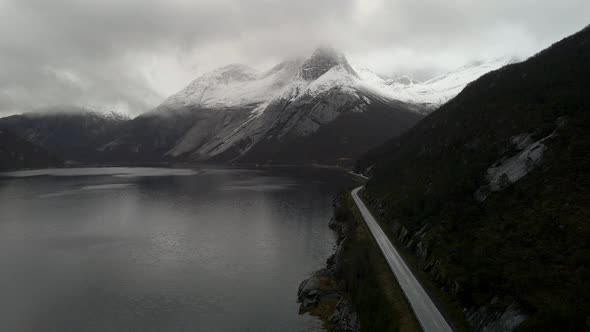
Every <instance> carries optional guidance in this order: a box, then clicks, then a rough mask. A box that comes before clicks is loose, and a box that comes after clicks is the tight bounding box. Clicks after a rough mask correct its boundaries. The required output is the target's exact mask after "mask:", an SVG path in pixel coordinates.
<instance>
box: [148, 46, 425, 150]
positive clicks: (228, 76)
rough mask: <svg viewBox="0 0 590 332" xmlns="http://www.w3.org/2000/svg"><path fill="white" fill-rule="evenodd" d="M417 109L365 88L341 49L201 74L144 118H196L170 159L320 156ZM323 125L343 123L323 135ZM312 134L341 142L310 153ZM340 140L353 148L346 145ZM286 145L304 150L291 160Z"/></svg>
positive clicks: (399, 124) (402, 122) (395, 127)
mask: <svg viewBox="0 0 590 332" xmlns="http://www.w3.org/2000/svg"><path fill="white" fill-rule="evenodd" d="M384 110H387V111H385V112H384ZM422 112H423V108H422V107H420V106H416V105H412V104H408V103H404V102H400V101H397V100H394V99H391V98H388V97H387V96H386V95H385V94H382V93H380V92H379V91H375V90H372V89H368V88H367V87H366V85H365V84H363V81H362V79H361V78H360V77H359V75H358V74H357V73H356V71H355V70H354V69H353V68H352V67H351V66H350V64H349V63H348V61H347V59H346V57H345V56H344V55H343V54H342V53H340V52H338V51H336V50H334V49H332V48H320V49H318V50H316V51H315V52H314V53H313V54H312V55H311V56H310V57H309V58H308V59H306V60H301V59H295V60H290V61H287V62H283V63H281V64H279V65H277V66H275V67H274V68H272V69H270V70H269V71H266V72H256V71H255V70H254V69H252V68H249V67H247V66H243V65H231V66H227V67H223V68H221V69H218V70H216V71H213V72H211V73H209V74H205V75H203V76H201V77H199V78H197V79H196V80H195V81H193V82H192V83H190V84H189V85H188V86H187V87H186V88H184V89H183V90H181V91H180V92H178V93H177V94H175V95H173V96H171V97H170V98H168V99H167V100H166V101H165V102H164V103H162V105H160V106H159V107H158V108H157V109H156V110H155V111H154V112H151V113H150V116H154V115H158V114H159V115H162V116H165V115H166V114H171V113H172V114H178V113H181V114H187V113H188V114H191V116H196V117H198V120H197V121H195V123H194V125H193V126H192V127H191V128H190V129H189V130H188V131H187V132H186V133H185V134H184V135H182V137H180V138H179V140H178V142H176V144H174V146H172V147H171V149H170V150H169V151H167V155H169V156H172V157H183V156H184V157H187V158H189V159H196V160H212V159H214V160H233V161H243V160H249V161H252V162H255V161H256V162H258V161H260V162H273V161H277V160H281V162H287V161H288V162H296V161H297V160H305V161H309V162H324V161H327V160H328V159H331V160H334V159H347V158H353V157H355V156H356V155H357V153H360V152H362V151H361V149H367V148H370V147H371V146H372V145H375V144H378V143H379V141H381V140H384V139H387V138H390V137H392V136H395V135H396V134H399V133H401V132H402V131H403V130H405V129H407V128H409V127H410V126H411V125H413V124H414V123H415V122H416V121H418V120H419V119H420V117H421V115H420V114H421V113H422ZM387 113H388V114H387ZM353 118H355V120H354V121H356V124H357V125H356V126H355V124H354V123H352V121H353V120H352V119H353ZM328 125H331V126H332V127H334V126H343V128H341V129H338V133H336V132H335V131H333V132H331V133H329V134H328V132H326V130H331V129H327V128H330V127H329V126H328ZM345 128H346V129H345ZM316 135H319V136H322V135H329V136H330V137H329V138H327V137H326V138H324V140H325V141H324V142H322V143H324V144H326V146H327V147H328V148H329V145H330V144H334V145H339V146H342V148H340V149H336V150H334V149H329V150H327V151H324V152H322V153H321V154H323V156H321V154H320V153H319V152H318V153H315V152H313V151H312V150H314V147H313V144H312V142H315V141H316V140H315V139H313V138H312V137H313V136H316ZM347 137H349V138H347ZM339 141H340V142H339ZM342 141H346V142H345V143H343V142H342ZM320 144H321V143H320ZM308 145H309V146H308ZM347 145H348V146H351V147H352V146H358V147H359V148H352V149H348V151H347V149H346V146H347ZM304 146H306V147H305V148H304ZM289 148H290V149H299V150H306V151H305V152H301V151H300V152H297V153H293V154H292V156H293V158H291V157H290V156H288V155H287V154H289V152H286V151H287V150H286V149H289ZM302 153H304V154H305V156H301V154H302ZM253 155H255V156H256V157H253Z"/></svg>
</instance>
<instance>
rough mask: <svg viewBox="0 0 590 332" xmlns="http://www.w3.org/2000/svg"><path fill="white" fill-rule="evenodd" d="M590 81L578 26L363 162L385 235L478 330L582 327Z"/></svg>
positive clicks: (589, 200) (588, 52)
mask: <svg viewBox="0 0 590 332" xmlns="http://www.w3.org/2000/svg"><path fill="white" fill-rule="evenodd" d="M589 77H590V28H586V29H584V30H582V31H581V32H579V33H577V34H575V35H573V36H571V37H568V38H566V39H564V40H562V41H560V42H558V43H556V44H555V45H553V46H552V47H550V48H549V49H547V50H545V51H543V52H541V53H539V54H537V55H536V56H534V57H532V58H531V59H529V60H527V61H525V62H523V63H519V64H513V65H509V66H507V67H504V68H502V69H500V70H498V71H495V72H492V73H489V74H487V75H485V76H483V77H482V78H480V79H479V80H477V81H476V82H474V83H472V84H470V85H469V86H468V87H467V88H466V89H465V90H464V91H463V92H462V93H461V94H460V95H459V96H457V97H456V98H455V99H453V100H452V101H450V102H449V103H447V104H446V105H444V106H443V107H441V108H440V109H439V110H438V111H436V112H434V113H433V114H431V115H430V116H428V117H427V118H426V119H425V120H423V121H422V122H420V123H419V124H418V125H417V126H416V127H414V128H413V129H412V130H410V131H409V132H408V133H406V134H405V135H403V136H401V137H400V138H398V139H395V140H393V141H391V142H389V143H388V144H386V145H385V146H382V147H380V148H379V149H377V150H375V151H373V152H372V153H370V154H369V155H367V156H365V157H364V158H363V159H362V160H360V161H359V164H358V167H359V169H362V170H367V169H370V171H371V173H372V175H373V176H372V179H371V180H370V181H369V183H368V184H367V186H366V191H365V194H364V195H365V198H366V199H367V201H369V202H370V203H371V204H372V206H373V207H374V209H375V210H376V211H377V212H378V214H380V215H381V219H382V221H383V222H384V223H385V224H387V225H390V226H391V227H387V230H388V231H389V232H390V235H392V236H393V237H394V238H396V239H397V240H398V241H399V243H400V244H401V245H403V246H404V247H406V248H407V249H408V252H412V253H414V254H415V255H416V256H418V257H419V259H420V261H421V262H422V267H423V268H424V271H426V272H427V274H428V275H429V277H430V278H431V279H432V280H433V281H434V282H435V283H436V284H437V285H438V286H439V287H440V288H442V289H444V290H445V291H446V294H447V295H448V296H449V297H451V298H452V299H454V300H457V301H458V302H459V303H460V305H461V306H462V307H465V308H467V311H466V316H467V319H468V320H469V321H470V323H471V324H472V325H473V326H474V327H475V328H476V329H482V328H483V327H485V326H492V327H498V326H501V327H511V328H516V327H519V328H520V329H522V330H531V331H539V330H553V331H557V330H561V331H566V330H567V331H569V330H572V331H573V330H577V331H578V330H584V329H585V328H586V329H587V328H588V326H587V324H588V321H589V317H590V282H588V280H590V176H589V175H590V174H589V173H590V99H589V98H590V84H588V78H589ZM371 166H373V167H371ZM406 232H407V233H406ZM503 314H504V315H505V316H502V315H503ZM510 319H513V320H512V321H510ZM489 324H500V325H497V326H496V325H489ZM511 324H512V325H511Z"/></svg>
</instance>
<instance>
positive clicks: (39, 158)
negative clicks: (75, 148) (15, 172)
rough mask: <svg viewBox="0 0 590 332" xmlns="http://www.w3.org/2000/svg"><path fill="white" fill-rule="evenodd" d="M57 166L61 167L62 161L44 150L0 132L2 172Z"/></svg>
mask: <svg viewBox="0 0 590 332" xmlns="http://www.w3.org/2000/svg"><path fill="white" fill-rule="evenodd" d="M57 165H61V161H60V160H59V159H58V158H56V157H55V156H52V155H51V154H49V153H48V152H47V151H45V150H44V149H42V148H40V147H38V146H36V145H33V144H31V143H29V142H27V141H25V140H24V139H22V138H20V137H18V136H16V135H14V134H12V133H10V132H8V131H6V130H0V170H6V169H19V168H38V167H48V166H57Z"/></svg>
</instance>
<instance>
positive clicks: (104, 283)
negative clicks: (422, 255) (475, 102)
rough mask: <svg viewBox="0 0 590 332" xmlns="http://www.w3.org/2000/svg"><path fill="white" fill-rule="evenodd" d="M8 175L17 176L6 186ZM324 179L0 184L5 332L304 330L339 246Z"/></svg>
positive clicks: (52, 173) (32, 174)
mask: <svg viewBox="0 0 590 332" xmlns="http://www.w3.org/2000/svg"><path fill="white" fill-rule="evenodd" d="M7 175H8V176H7ZM349 184H350V183H349V180H348V179H347V177H346V175H345V174H343V173H338V172H334V171H328V170H285V171H277V170H273V171H268V170H266V171H261V170H239V169H165V168H164V169H158V168H120V167H118V168H85V169H82V168H80V169H60V170H42V171H24V172H13V173H4V174H3V176H2V177H0V266H2V273H0V293H1V294H2V296H0V330H1V331H302V330H309V329H315V328H317V326H319V323H318V322H317V320H315V319H313V318H311V317H309V316H300V315H298V313H297V311H298V304H297V303H296V293H297V287H298V285H299V283H300V282H301V281H302V280H303V279H304V278H305V277H306V276H307V275H309V274H310V273H311V272H313V271H314V270H317V269H318V268H320V267H321V266H322V265H323V264H324V262H325V259H326V258H327V257H328V256H329V255H330V254H331V252H332V250H333V245H334V243H335V239H334V235H333V233H332V232H331V231H330V230H329V228H328V221H329V219H330V217H331V213H332V210H331V199H332V195H333V194H334V193H336V192H337V191H338V190H339V189H341V188H343V187H345V186H347V185H349Z"/></svg>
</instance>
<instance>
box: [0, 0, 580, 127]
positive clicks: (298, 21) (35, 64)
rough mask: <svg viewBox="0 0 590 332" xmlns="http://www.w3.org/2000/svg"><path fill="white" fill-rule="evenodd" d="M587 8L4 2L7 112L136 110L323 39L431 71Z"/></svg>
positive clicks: (398, 69)
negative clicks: (219, 72) (196, 82)
mask: <svg viewBox="0 0 590 332" xmlns="http://www.w3.org/2000/svg"><path fill="white" fill-rule="evenodd" d="M588 17H590V3H589V2H588V1H587V0H567V1H560V2H557V1H553V0H537V1H533V0H522V1H508V0H495V1H492V0H486V1H474V0H454V1H439V0H422V1H412V0H366V1H364V0H299V1H295V0H293V1H284V0H282V1H281V0H248V1H245V0H201V1H190V0H102V1H99V0H96V1H90V0H52V1H47V0H0V115H6V114H9V113H15V112H23V111H29V110H31V109H35V108H39V107H46V106H52V105H60V104H77V105H93V106H97V107H106V108H117V109H119V110H122V111H126V112H129V113H131V114H137V113H140V112H143V111H147V110H149V109H150V108H152V107H154V106H155V105H157V104H158V103H159V102H160V101H162V99H163V98H165V96H166V95H167V94H169V93H171V92H173V91H175V90H176V89H178V88H180V87H182V86H183V85H184V84H186V83H187V82H188V81H189V80H190V79H192V78H194V77H195V76H196V75H197V74H199V73H202V72H204V71H207V70H211V69H214V68H215V67H217V66H221V65H224V64H226V63H230V62H243V63H247V64H251V65H254V66H262V65H270V64H272V63H273V62H275V61H280V60H281V59H283V58H286V57H290V56H294V55H304V54H306V53H308V52H310V51H311V50H312V48H313V47H315V46H316V45H318V44H320V43H331V44H333V45H335V46H336V47H339V48H341V49H342V50H343V51H344V52H345V53H346V54H348V55H349V57H350V58H351V60H352V61H353V62H356V63H362V64H364V63H368V64H371V65H372V67H374V69H376V70H378V71H380V72H381V73H383V74H399V73H409V74H413V75H417V76H419V77H426V76H428V75H432V74H435V73H437V72H441V71H444V70H447V69H451V68H452V67H454V66H457V65H460V64H462V63H465V62H467V61H471V60H475V59H478V58H482V57H487V56H498V55H517V56H521V57H522V56H528V55H531V54H533V53H534V52H536V51H539V50H540V49H542V48H544V47H546V46H548V45H549V44H550V43H551V42H554V41H557V40H558V39H560V38H562V37H565V36H566V35H568V34H571V33H573V32H575V31H577V30H579V29H581V28H582V27H583V26H584V25H586V24H587V23H590V22H587V20H588Z"/></svg>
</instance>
